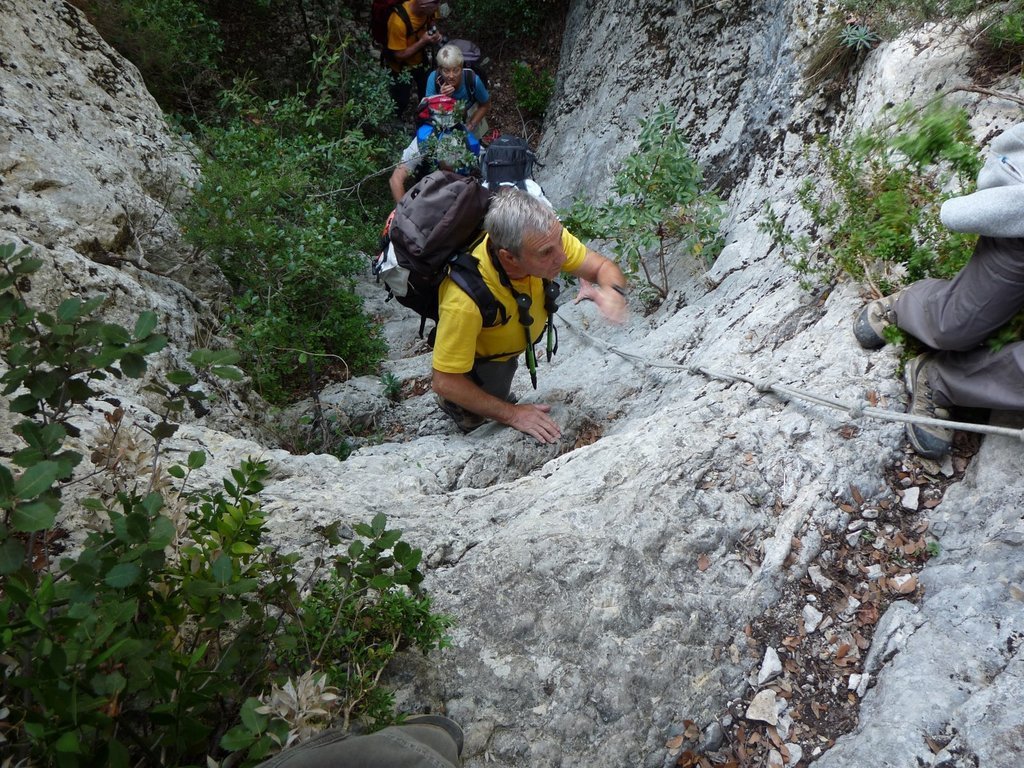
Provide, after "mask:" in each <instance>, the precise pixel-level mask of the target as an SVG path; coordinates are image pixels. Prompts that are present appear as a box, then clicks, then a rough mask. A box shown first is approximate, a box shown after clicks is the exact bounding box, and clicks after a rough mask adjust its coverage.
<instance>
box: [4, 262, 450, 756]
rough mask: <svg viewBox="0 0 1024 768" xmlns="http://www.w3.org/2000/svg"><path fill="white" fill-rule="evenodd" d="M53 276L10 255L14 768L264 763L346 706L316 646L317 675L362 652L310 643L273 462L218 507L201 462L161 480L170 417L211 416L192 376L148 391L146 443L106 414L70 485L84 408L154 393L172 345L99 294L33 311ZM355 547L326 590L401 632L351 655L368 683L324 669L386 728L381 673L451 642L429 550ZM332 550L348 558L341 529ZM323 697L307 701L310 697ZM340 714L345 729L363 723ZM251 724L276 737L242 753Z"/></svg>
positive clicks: (208, 361)
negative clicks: (41, 278)
mask: <svg viewBox="0 0 1024 768" xmlns="http://www.w3.org/2000/svg"><path fill="white" fill-rule="evenodd" d="M40 266H41V261H40V260H38V259H34V258H32V257H31V255H30V253H29V252H28V250H27V249H25V250H21V251H19V250H18V249H17V248H16V247H15V246H14V245H4V246H0V338H3V339H4V340H5V342H6V343H5V348H4V350H3V351H4V358H5V363H6V365H7V370H6V372H5V373H4V374H3V376H2V377H0V384H2V386H3V393H4V395H5V396H11V395H14V397H13V399H11V400H10V408H11V410H12V411H13V412H14V413H16V414H19V415H20V416H21V417H22V420H21V421H20V422H19V423H18V424H17V426H16V427H15V429H14V432H15V435H17V436H18V438H19V439H20V440H21V443H22V447H21V448H20V449H18V450H16V451H14V452H13V453H11V454H10V455H9V457H8V458H4V459H2V460H0V510H2V516H0V575H2V576H3V589H2V592H0V617H2V623H0V667H2V670H0V671H2V674H0V708H2V710H3V712H4V718H3V725H2V730H0V739H2V741H3V742H4V747H5V753H6V754H8V755H11V756H14V759H15V760H16V761H18V762H19V764H20V763H22V762H24V763H25V764H46V765H60V766H69V767H72V768H73V767H75V766H93V765H110V766H128V765H140V764H145V765H166V766H177V765H196V764H199V763H206V762H207V760H206V759H204V758H205V757H206V756H216V755H219V754H221V753H222V752H221V750H228V751H232V750H236V749H245V750H246V755H245V758H244V759H243V760H242V761H236V764H242V765H245V764H251V763H252V762H255V761H256V760H258V759H260V758H262V757H263V756H265V755H267V754H268V753H269V752H270V751H272V750H273V749H275V747H276V745H278V744H283V743H286V741H287V740H288V739H289V738H293V737H296V736H297V735H299V734H300V733H302V734H307V735H308V733H310V732H311V731H312V730H313V729H315V728H316V727H319V726H322V724H323V721H322V720H317V718H316V716H315V715H316V713H315V712H312V713H311V711H310V707H309V706H308V705H307V704H308V700H309V699H310V698H314V699H315V700H316V701H317V702H320V703H322V702H328V701H331V700H334V699H335V696H334V694H333V693H332V692H331V691H330V690H328V689H327V687H325V686H324V685H323V682H322V681H323V680H324V679H325V678H324V676H323V675H317V674H316V673H314V672H313V671H312V670H310V669H309V666H310V664H312V663H313V662H314V653H312V652H310V651H309V649H311V648H313V646H314V644H317V648H316V651H317V653H316V655H315V658H316V659H317V660H319V658H320V655H321V654H322V648H330V649H332V652H333V651H334V650H336V649H337V647H338V644H339V643H340V642H342V641H339V640H338V638H337V636H340V637H345V638H348V637H350V635H351V633H350V632H349V630H350V628H349V627H348V626H347V625H345V624H343V623H341V622H340V621H338V622H335V623H333V624H329V625H325V624H323V623H320V624H317V622H316V621H309V622H308V625H309V627H310V628H311V629H312V630H313V631H312V632H310V631H308V630H307V629H306V626H307V620H306V619H305V618H304V617H305V616H306V614H307V613H309V611H307V609H305V608H302V607H301V606H303V601H302V600H301V599H300V596H299V595H300V591H301V589H302V588H303V586H304V583H303V582H301V581H300V580H299V578H298V576H297V571H296V568H295V564H296V562H297V561H298V559H299V558H298V555H282V554H280V553H279V552H277V551H276V550H275V549H273V548H272V547H270V546H269V545H267V544H266V543H265V542H264V541H263V536H264V531H265V524H266V517H265V515H264V514H263V513H262V512H261V510H260V508H259V505H258V503H257V502H256V501H255V496H256V494H257V493H259V491H260V490H261V489H262V480H263V478H264V477H265V476H266V467H265V465H264V464H263V463H261V462H255V461H252V460H248V461H244V462H242V464H241V465H240V466H239V467H238V468H237V469H234V470H232V471H231V477H230V478H226V479H224V481H223V490H218V491H207V492H192V491H188V490H187V489H186V483H187V481H188V479H189V477H190V475H191V473H192V472H193V471H194V470H197V469H200V468H201V467H202V466H203V465H204V463H205V460H206V456H205V454H204V453H203V452H202V451H193V452H192V453H190V454H189V455H188V458H187V461H186V462H185V464H184V465H179V464H171V465H170V466H168V467H167V468H166V470H164V469H163V466H164V464H163V463H162V461H161V459H162V458H163V457H162V444H163V442H164V441H165V440H166V439H168V438H169V437H171V436H173V435H174V433H175V431H176V430H177V424H176V423H175V422H174V421H173V420H172V417H174V416H175V415H177V414H180V413H181V412H182V410H183V409H184V408H185V407H188V406H191V407H192V408H193V409H195V408H198V407H200V406H201V405H202V402H203V400H204V399H205V395H204V393H203V392H202V391H201V390H200V389H198V387H197V386H196V385H197V383H198V379H197V376H196V374H195V373H193V372H191V371H186V370H178V371H171V372H170V373H168V374H167V380H166V382H161V381H156V380H152V381H150V382H149V383H148V384H147V385H146V389H147V390H149V391H150V392H152V393H154V394H156V395H158V396H159V398H160V399H161V400H162V402H163V404H164V405H163V407H162V409H161V416H160V418H159V420H158V421H157V422H156V423H155V424H153V425H151V426H148V427H147V426H144V425H142V424H141V423H140V424H136V425H132V424H130V423H129V420H128V418H127V414H126V412H125V411H124V410H123V409H122V408H120V407H118V408H107V409H106V424H105V427H104V428H103V429H101V430H99V431H98V432H97V433H96V434H95V435H94V436H93V437H92V438H91V440H92V443H93V444H92V445H91V446H90V448H91V453H90V460H91V462H92V464H93V467H94V468H93V470H92V471H91V472H89V473H88V474H85V473H79V476H78V477H77V478H73V477H72V475H73V473H74V470H75V468H76V467H77V466H78V465H79V464H81V463H82V460H83V455H82V453H80V452H79V451H78V450H75V449H73V448H72V449H69V448H67V447H66V446H65V443H66V441H67V438H68V437H70V436H80V435H81V434H82V430H81V429H80V428H79V427H77V426H76V425H75V424H74V423H73V422H74V420H75V419H76V418H77V417H78V416H79V415H80V414H81V413H82V408H81V406H85V408H86V409H90V410H93V411H95V410H96V404H94V403H92V402H90V401H93V400H94V399H95V398H96V396H97V392H96V391H95V390H94V388H93V387H94V383H95V382H97V381H102V380H103V379H105V378H106V377H109V376H116V377H122V376H127V377H130V378H140V379H141V378H142V377H143V376H144V375H145V374H146V370H147V366H146V362H145V357H146V356H147V355H149V354H151V353H153V352H155V351H158V350H160V349H161V348H162V347H163V346H164V345H165V344H166V339H165V338H164V337H163V336H161V335H160V334H157V333H154V331H155V328H156V316H155V315H154V314H153V313H152V312H144V313H142V315H140V316H139V319H138V321H137V322H136V323H135V327H134V330H133V331H131V332H129V331H128V330H126V329H124V328H121V327H120V326H118V325H114V324H110V323H104V322H102V321H100V320H97V319H95V318H94V317H93V314H94V313H95V311H96V310H97V308H98V307H99V306H100V305H101V303H102V301H103V299H102V297H97V298H92V299H77V298H72V299H67V300H65V301H64V302H62V303H61V305H60V306H59V307H58V308H57V309H56V310H55V311H54V312H43V311H39V310H36V309H34V308H33V307H31V306H30V305H29V304H28V302H27V300H26V298H25V295H24V290H26V289H27V286H28V285H29V283H30V280H31V277H32V275H33V273H34V272H35V271H36V270H38V269H39V267H40ZM232 360H233V358H232V356H231V353H230V352H228V351H220V352H212V351H209V350H196V351H195V352H193V353H192V355H191V356H190V361H191V362H192V363H193V365H195V366H196V367H197V368H200V369H208V370H210V371H211V372H216V373H219V374H221V375H225V374H226V375H228V376H229V377H235V378H237V377H238V376H240V373H239V372H238V371H237V369H235V368H234V367H233V366H232V365H231V362H232ZM87 478H88V479H90V482H92V483H93V485H94V487H96V488H97V489H98V491H99V494H100V495H99V497H98V498H93V499H87V500H86V501H85V502H84V508H83V509H81V510H64V511H66V512H74V513H75V514H76V515H77V516H83V515H84V516H86V517H85V522H87V523H88V524H89V528H90V532H89V533H88V534H87V535H86V537H85V540H84V542H82V543H81V545H80V546H79V547H78V548H77V549H75V550H74V551H69V552H68V553H66V554H64V555H63V556H62V554H61V550H62V547H61V546H60V538H61V537H62V535H64V532H63V531H62V530H61V528H60V527H59V526H60V523H59V518H58V515H59V514H60V513H61V511H62V504H63V503H64V499H66V498H67V496H68V493H67V492H68V491H69V490H70V488H71V484H72V483H81V482H82V481H83V480H85V479H87ZM88 515H91V516H92V517H91V518H89V517H88ZM65 524H66V523H65ZM357 532H363V533H366V534H367V538H369V539H370V542H369V544H364V543H363V542H360V541H356V542H353V543H352V544H351V545H350V547H349V550H348V553H347V554H346V555H344V556H342V557H341V558H338V559H337V560H336V562H335V564H334V570H333V575H332V580H331V582H330V589H340V588H341V585H342V584H343V583H348V584H351V585H353V586H352V587H351V589H350V592H349V594H350V595H352V599H354V600H356V601H357V602H358V605H359V611H358V612H357V614H356V615H358V617H359V620H360V622H362V623H364V624H365V625H366V626H381V627H384V628H385V629H386V631H387V632H388V633H389V636H390V637H391V638H395V637H396V631H395V630H394V629H393V628H394V627H398V628H400V631H401V632H403V633H405V634H403V635H402V637H399V638H398V639H393V642H392V643H391V644H390V646H388V645H385V644H384V643H376V644H375V645H374V646H372V647H368V648H362V647H360V645H359V643H360V642H362V641H363V640H364V639H365V640H366V642H370V641H371V640H372V637H368V636H366V635H365V634H361V633H360V632H357V633H356V635H355V637H354V638H352V639H351V640H350V641H349V645H348V646H347V648H348V653H349V657H348V658H351V659H357V660H361V659H364V658H366V657H372V659H373V663H374V664H375V666H374V668H373V669H374V674H373V676H372V678H371V679H369V680H367V679H365V678H364V677H362V676H361V675H362V674H363V672H362V670H360V669H355V668H354V667H353V668H349V667H345V666H344V663H346V662H343V661H339V660H337V659H334V658H331V659H326V660H325V661H324V663H323V666H324V668H325V669H326V670H327V674H330V675H331V676H332V679H334V680H337V681H338V682H339V683H340V684H343V685H346V686H349V683H348V681H349V678H350V675H353V676H354V679H355V681H356V683H355V684H354V686H353V690H355V691H357V692H358V696H359V697H360V701H363V702H368V701H373V702H376V703H377V706H376V708H375V709H374V710H373V715H374V717H376V718H379V719H388V718H390V717H391V713H390V711H388V710H387V709H386V708H385V707H384V706H383V705H384V704H385V703H388V702H390V699H389V698H388V697H387V696H386V695H383V694H381V693H379V692H378V691H377V690H376V686H377V685H378V683H379V679H380V675H381V671H382V670H383V668H384V666H385V665H386V664H387V662H388V660H390V658H391V657H392V656H393V655H394V653H396V652H397V651H398V650H399V648H400V647H401V646H402V645H403V643H402V640H405V641H406V642H407V643H410V644H418V645H419V647H422V648H423V649H424V650H427V649H429V648H432V647H440V646H441V645H443V635H442V634H441V632H442V631H443V629H444V628H445V627H446V626H448V623H449V620H448V619H447V618H445V617H436V616H432V615H430V614H429V602H428V601H427V600H426V598H425V597H424V596H423V595H422V593H421V592H420V590H419V584H420V582H421V581H422V579H423V576H422V574H421V573H420V572H419V571H418V570H417V567H416V566H417V565H418V563H419V561H420V558H421V553H420V552H419V550H415V549H412V548H411V547H410V546H409V545H408V544H406V543H405V542H403V541H401V540H400V534H399V532H397V531H389V530H387V529H386V526H385V521H384V519H383V517H382V516H380V517H378V518H376V519H375V520H374V521H373V524H372V525H371V526H357ZM325 540H326V541H328V542H329V543H332V544H337V543H338V537H337V533H336V531H332V532H330V534H329V538H328V539H325ZM322 567H323V564H322V560H321V559H320V558H317V559H316V561H315V562H314V570H313V573H312V574H311V576H310V577H309V580H308V581H307V582H305V584H313V585H314V594H322V591H318V590H320V589H321V588H318V587H316V586H315V583H316V582H315V577H316V576H317V574H318V573H319V571H320V570H321V569H322ZM343 580H347V582H344V581H343ZM403 590H408V592H405V591H403ZM359 629H360V630H361V629H362V626H361V627H360V628H359ZM310 638H312V640H311V639H310ZM374 642H375V641H374ZM303 649H305V652H303ZM289 663H290V664H291V665H292V666H291V667H289V666H288V664H289ZM303 670H304V671H303ZM279 676H280V677H279ZM285 678H289V679H297V680H298V681H299V682H298V684H295V683H290V682H284V680H285ZM275 683H277V685H274V684H275ZM268 687H270V693H269V694H263V696H264V697H265V698H266V699H267V700H268V701H269V702H270V704H268V705H267V706H270V707H271V711H272V712H274V713H276V714H275V716H274V717H273V718H271V717H270V715H269V714H266V713H263V712H256V711H255V710H256V709H257V708H259V700H258V699H256V698H254V697H255V696H256V694H259V693H260V692H261V691H265V690H266V689H267V688H268ZM310 690H312V691H313V695H312V696H305V694H306V693H307V692H309V691H310ZM288 691H292V692H293V693H295V694H296V696H293V697H292V698H293V699H296V698H299V696H298V694H300V693H302V694H303V695H304V701H303V705H302V706H295V707H291V708H288V707H285V706H284V705H283V703H282V696H281V695H278V696H276V698H275V692H277V693H282V692H283V693H285V694H286V693H287V692H288ZM337 700H338V701H339V702H341V703H342V704H343V706H344V707H347V710H346V711H347V712H354V711H359V706H361V705H360V704H358V703H356V704H353V703H351V702H350V701H349V699H346V698H341V699H337ZM243 701H246V702H247V703H246V705H244V706H243V705H241V704H240V702H243ZM251 702H255V704H253V703H251ZM314 709H315V707H314ZM239 719H241V721H242V725H241V726H238V727H239V728H242V729H243V730H244V728H245V723H256V724H259V723H267V724H268V725H269V724H272V725H273V729H269V730H268V733H267V734H263V735H261V737H259V738H255V739H248V740H246V739H245V738H243V739H239V738H238V729H234V730H232V726H235V725H236V724H237V723H238V722H239ZM277 734H281V738H279V739H276V740H275V738H274V736H276V735H277ZM243 735H244V734H243ZM263 736H265V738H263ZM209 759H212V757H210V758H209ZM246 760H247V761H248V763H246V762H245V761H246Z"/></svg>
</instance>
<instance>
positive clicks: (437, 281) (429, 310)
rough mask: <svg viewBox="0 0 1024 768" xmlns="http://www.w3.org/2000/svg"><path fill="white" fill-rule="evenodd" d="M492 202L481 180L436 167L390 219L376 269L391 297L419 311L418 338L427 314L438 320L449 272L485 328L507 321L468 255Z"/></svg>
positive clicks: (412, 190)
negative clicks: (442, 287) (441, 292)
mask: <svg viewBox="0 0 1024 768" xmlns="http://www.w3.org/2000/svg"><path fill="white" fill-rule="evenodd" d="M489 202H490V193H489V192H488V191H487V189H485V188H484V187H483V185H481V184H480V182H479V181H478V180H476V179H474V178H472V177H467V176H460V175H459V174H456V173H450V172H448V171H435V172H434V173H431V174H429V175H428V176H426V177H424V178H423V179H422V180H421V181H419V182H418V183H417V184H416V185H415V186H414V187H413V188H412V189H410V190H409V191H408V192H407V193H406V194H405V196H404V197H403V198H402V199H401V201H399V203H398V206H397V207H396V208H395V210H394V212H393V213H392V214H391V217H390V218H389V219H388V222H387V224H386V225H385V227H384V232H383V234H382V236H381V252H380V255H378V257H377V259H376V261H375V262H374V266H373V272H374V274H375V275H376V276H377V280H378V281H381V280H383V282H384V285H385V287H386V289H387V292H388V299H387V300H388V301H390V300H391V299H392V298H394V299H397V300H398V302H399V303H400V304H402V305H403V306H406V307H409V308H410V309H412V310H413V311H415V312H416V313H417V314H419V315H420V332H419V335H420V338H423V329H424V327H425V325H426V322H427V320H428V319H429V320H433V321H434V322H435V323H436V322H437V318H438V299H437V290H438V287H439V286H440V285H441V281H442V280H443V279H444V278H445V276H450V277H451V279H452V281H453V282H455V284H456V285H458V286H459V287H460V288H461V289H462V290H463V291H465V292H466V294H467V295H468V296H469V297H470V298H471V299H473V302H474V303H475V304H476V305H477V307H479V308H480V315H481V317H482V318H483V322H484V326H485V327H490V326H495V325H503V324H504V323H507V322H508V313H507V312H506V310H505V307H504V306H503V305H502V304H501V302H499V301H498V300H497V299H495V298H494V295H493V294H492V293H491V292H490V289H488V288H487V285H486V284H485V283H484V279H483V277H482V276H481V274H480V265H479V263H478V262H477V261H476V259H474V258H473V256H472V255H471V254H470V251H472V250H473V248H474V247H475V246H476V244H477V243H479V241H480V239H481V238H482V237H483V234H482V230H481V226H482V224H483V219H484V215H485V214H486V212H487V205H488V203H489Z"/></svg>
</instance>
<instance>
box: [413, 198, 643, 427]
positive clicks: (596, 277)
mask: <svg viewBox="0 0 1024 768" xmlns="http://www.w3.org/2000/svg"><path fill="white" fill-rule="evenodd" d="M484 231H485V232H486V236H485V237H484V239H483V241H482V242H481V243H480V244H479V245H478V246H477V247H476V248H475V249H474V250H473V253H472V256H473V258H474V259H475V260H476V261H477V263H478V265H479V269H480V274H481V277H482V278H483V280H484V283H485V284H486V286H487V288H488V289H489V290H490V292H491V293H492V294H493V296H494V298H495V299H496V300H497V302H498V303H499V304H500V305H501V306H502V307H504V313H503V314H504V316H505V322H504V323H501V324H499V325H495V326H492V327H485V325H484V321H483V317H482V315H481V313H480V308H479V307H478V306H477V304H476V302H474V300H473V299H472V298H470V296H469V295H468V294H467V293H466V292H465V291H463V290H462V289H461V288H459V287H458V286H457V285H456V284H455V283H454V282H453V281H452V280H451V279H450V278H446V279H445V280H444V281H443V282H442V283H441V287H440V289H439V294H438V299H439V312H438V323H437V333H436V338H435V342H434V357H433V369H434V371H433V387H434V392H435V393H436V394H437V397H438V402H439V403H440V405H441V408H442V409H443V410H444V411H445V412H446V413H448V414H449V415H450V416H452V418H453V419H455V422H456V424H458V425H459V427H460V429H462V430H463V431H464V432H468V431H469V430H471V429H475V428H476V427H478V426H480V425H481V424H483V423H484V422H485V421H486V420H488V419H491V420H493V421H497V422H500V423H501V424H507V425H508V426H510V427H514V428H515V429H518V430H519V431H520V432H524V433H526V434H528V435H532V436H533V437H535V438H536V439H537V440H538V441H539V442H541V443H554V442H555V441H557V440H558V438H559V437H561V434H562V432H561V430H560V429H559V427H558V425H557V424H556V423H555V421H554V420H553V419H552V418H551V416H550V415H549V413H550V411H551V406H549V405H545V404H532V403H527V404H518V403H514V402H510V400H509V392H510V389H511V385H512V376H513V375H514V374H515V371H516V368H517V366H518V358H519V355H520V353H522V352H523V351H524V350H526V349H527V346H528V345H527V337H529V341H530V345H529V346H530V347H531V348H532V344H533V343H535V341H536V340H537V339H538V338H539V337H540V336H542V335H543V333H544V330H545V327H546V325H547V322H548V317H549V311H548V308H547V307H546V306H545V298H546V297H545V288H546V284H547V281H551V280H554V279H555V278H556V277H558V275H559V273H561V272H568V273H570V274H573V275H576V276H577V277H579V278H581V279H583V280H587V281H589V282H591V283H593V284H594V288H593V289H591V290H590V291H589V292H588V296H589V297H590V298H591V299H593V301H594V303H595V304H597V306H598V308H599V309H600V311H601V313H602V314H603V315H604V316H605V317H606V318H607V319H609V320H610V321H612V322H614V323H621V322H623V321H624V320H625V318H626V311H627V306H626V296H625V286H626V279H625V277H624V276H623V274H622V270H620V269H619V268H618V266H617V265H616V264H615V262H613V261H610V260H609V259H607V258H605V257H604V256H602V255H600V254H599V253H597V252H596V251H593V250H591V249H589V248H587V247H586V246H585V245H583V243H581V242H580V241H579V240H577V239H576V238H575V237H574V236H573V235H572V234H570V233H569V232H568V231H566V229H565V228H564V227H563V226H562V224H561V222H560V221H559V220H558V217H557V216H556V215H555V213H554V211H553V210H551V208H550V207H548V206H547V205H546V204H544V203H543V202H541V201H540V200H538V199H537V198H535V197H533V196H532V195H530V194H529V193H527V192H524V191H522V190H520V189H518V188H516V187H505V188H503V189H502V190H501V191H500V192H499V193H498V194H497V196H496V197H495V198H494V200H492V202H491V204H490V208H489V210H488V212H487V217H486V219H485V220H484Z"/></svg>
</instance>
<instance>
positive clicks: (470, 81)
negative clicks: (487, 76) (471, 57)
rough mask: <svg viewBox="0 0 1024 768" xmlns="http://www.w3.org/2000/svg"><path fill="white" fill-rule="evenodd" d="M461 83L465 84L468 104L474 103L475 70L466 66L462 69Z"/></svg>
mask: <svg viewBox="0 0 1024 768" xmlns="http://www.w3.org/2000/svg"><path fill="white" fill-rule="evenodd" d="M462 83H463V85H465V86H466V93H467V94H468V95H469V102H468V103H469V104H476V72H474V71H473V70H472V69H469V68H468V67H463V69H462Z"/></svg>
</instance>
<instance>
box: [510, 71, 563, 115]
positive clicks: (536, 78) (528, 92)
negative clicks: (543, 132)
mask: <svg viewBox="0 0 1024 768" xmlns="http://www.w3.org/2000/svg"><path fill="white" fill-rule="evenodd" d="M554 90H555V78H554V75H552V74H551V72H550V71H548V70H546V69H543V70H540V71H539V72H535V71H534V70H533V69H532V68H531V67H530V65H529V64H527V63H526V62H525V61H517V62H516V63H515V64H513V65H512V92H513V93H514V94H515V97H516V105H517V106H518V107H519V109H521V110H522V111H523V112H524V113H525V114H527V115H532V116H533V117H543V116H544V112H545V111H546V110H547V108H548V103H549V102H550V101H551V94H552V93H554Z"/></svg>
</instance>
